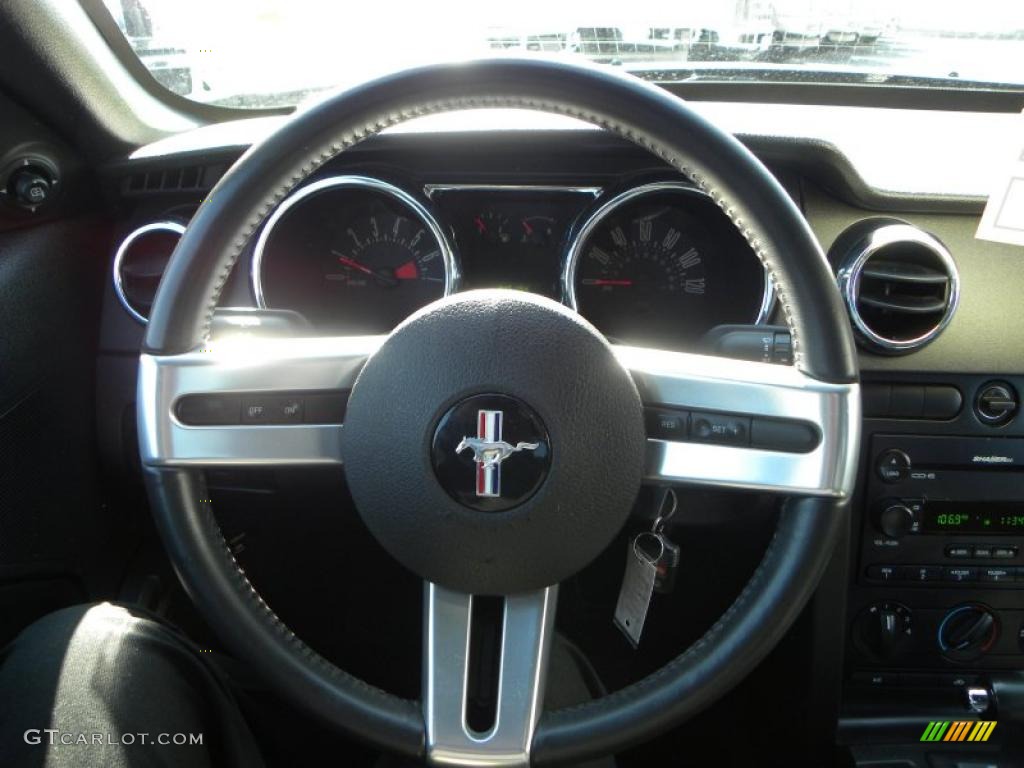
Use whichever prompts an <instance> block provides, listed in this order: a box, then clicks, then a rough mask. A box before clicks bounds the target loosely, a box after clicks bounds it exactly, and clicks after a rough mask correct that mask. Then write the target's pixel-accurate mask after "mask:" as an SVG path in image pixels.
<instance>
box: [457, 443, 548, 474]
mask: <svg viewBox="0 0 1024 768" xmlns="http://www.w3.org/2000/svg"><path fill="white" fill-rule="evenodd" d="M539 447H540V443H516V444H515V445H512V444H511V443H506V442H505V441H504V440H499V441H498V442H493V443H490V442H487V441H486V440H481V439H480V438H479V437H464V438H462V442H461V443H459V444H458V445H457V446H456V447H455V452H456V453H462V452H463V451H464V450H466V449H467V448H468V449H469V450H471V451H473V461H475V462H478V463H480V464H483V468H484V469H489V468H490V467H496V466H498V465H499V464H501V462H503V461H504V460H505V459H507V458H508V457H509V456H511V455H512V454H513V453H519V451H535V450H537V448H539Z"/></svg>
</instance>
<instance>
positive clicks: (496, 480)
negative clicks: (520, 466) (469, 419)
mask: <svg viewBox="0 0 1024 768" xmlns="http://www.w3.org/2000/svg"><path fill="white" fill-rule="evenodd" d="M503 416H504V414H503V412H502V411H478V412H477V436H476V437H464V438H462V441H461V442H460V443H459V444H458V445H457V446H455V453H462V452H463V451H465V450H470V451H473V461H475V462H476V495H477V496H490V497H497V496H501V462H503V461H504V460H505V459H507V458H508V457H509V456H511V455H512V454H513V453H518V452H519V451H535V450H537V448H539V447H540V443H516V444H515V445H512V444H511V443H508V442H505V441H504V440H502V439H501V425H502V421H503Z"/></svg>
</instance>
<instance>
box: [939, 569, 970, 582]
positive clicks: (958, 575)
mask: <svg viewBox="0 0 1024 768" xmlns="http://www.w3.org/2000/svg"><path fill="white" fill-rule="evenodd" d="M945 575H946V581H956V582H966V581H977V579H978V569H977V568H967V567H964V566H959V565H957V566H947V567H946V572H945Z"/></svg>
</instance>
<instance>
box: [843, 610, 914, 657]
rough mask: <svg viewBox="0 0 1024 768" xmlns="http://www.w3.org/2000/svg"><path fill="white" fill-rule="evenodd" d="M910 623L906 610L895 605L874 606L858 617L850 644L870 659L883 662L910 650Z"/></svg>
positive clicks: (911, 632) (908, 611)
mask: <svg viewBox="0 0 1024 768" xmlns="http://www.w3.org/2000/svg"><path fill="white" fill-rule="evenodd" d="M912 623H913V622H912V621H911V616H910V609H909V608H907V606H905V605H902V604H901V603H894V602H885V603H875V604H874V605H869V606H868V607H867V608H865V609H864V610H863V611H861V614H860V615H859V616H858V617H857V621H856V622H855V623H854V626H853V640H854V642H855V643H856V644H857V646H858V647H859V648H860V649H861V650H862V651H864V652H865V653H867V654H868V655H869V656H871V657H872V658H874V659H876V660H877V661H886V660H888V659H891V658H894V657H895V656H898V655H899V654H900V653H901V652H903V651H904V650H906V648H907V646H909V644H910V641H911V639H912V636H913V627H912Z"/></svg>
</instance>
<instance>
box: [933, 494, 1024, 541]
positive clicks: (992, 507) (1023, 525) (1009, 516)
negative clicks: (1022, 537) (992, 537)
mask: <svg viewBox="0 0 1024 768" xmlns="http://www.w3.org/2000/svg"><path fill="white" fill-rule="evenodd" d="M921 531H922V532H923V533H945V532H956V533H981V534H1012V533H1020V534H1024V504H1022V503H1021V502H1018V501H1008V502H1003V501H999V502H982V503H978V502H972V503H965V502H959V501H930V500H929V501H927V502H925V504H924V512H923V514H922V515H921Z"/></svg>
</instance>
